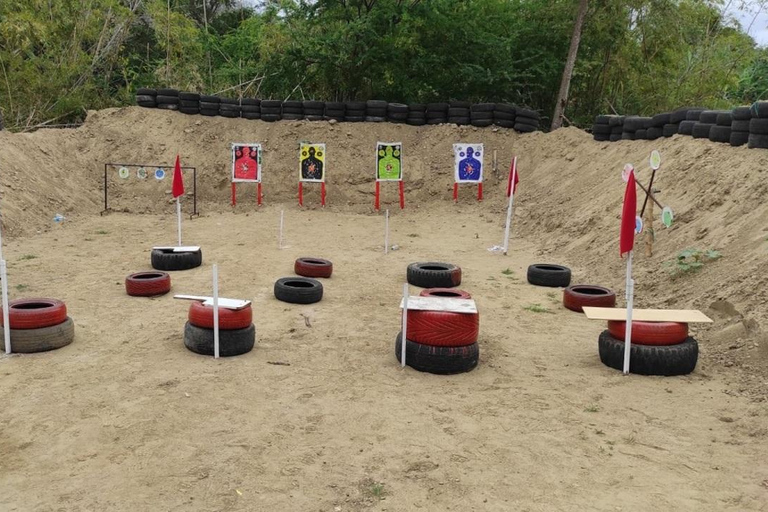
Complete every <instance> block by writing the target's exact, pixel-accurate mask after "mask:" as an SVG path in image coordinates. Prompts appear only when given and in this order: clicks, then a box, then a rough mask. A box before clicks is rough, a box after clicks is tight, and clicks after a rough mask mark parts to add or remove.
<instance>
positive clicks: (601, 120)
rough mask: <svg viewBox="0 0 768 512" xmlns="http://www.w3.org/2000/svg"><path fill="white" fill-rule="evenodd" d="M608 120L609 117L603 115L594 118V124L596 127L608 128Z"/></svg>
mask: <svg viewBox="0 0 768 512" xmlns="http://www.w3.org/2000/svg"><path fill="white" fill-rule="evenodd" d="M609 120H610V116H605V115H599V116H595V124H596V125H598V124H600V125H606V126H608V121H609Z"/></svg>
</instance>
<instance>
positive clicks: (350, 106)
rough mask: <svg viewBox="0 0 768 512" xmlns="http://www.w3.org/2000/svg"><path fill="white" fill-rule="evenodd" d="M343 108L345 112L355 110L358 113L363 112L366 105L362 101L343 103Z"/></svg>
mask: <svg viewBox="0 0 768 512" xmlns="http://www.w3.org/2000/svg"><path fill="white" fill-rule="evenodd" d="M344 108H346V110H347V111H350V110H356V111H358V112H365V108H366V104H365V102H364V101H347V102H345V103H344Z"/></svg>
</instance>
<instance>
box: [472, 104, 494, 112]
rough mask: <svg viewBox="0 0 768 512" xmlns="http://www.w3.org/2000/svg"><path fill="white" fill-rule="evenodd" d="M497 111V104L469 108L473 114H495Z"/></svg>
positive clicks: (476, 105)
mask: <svg viewBox="0 0 768 512" xmlns="http://www.w3.org/2000/svg"><path fill="white" fill-rule="evenodd" d="M495 109H496V104H495V103H475V104H474V105H472V106H471V107H469V110H470V111H471V112H493V111H494V110H495Z"/></svg>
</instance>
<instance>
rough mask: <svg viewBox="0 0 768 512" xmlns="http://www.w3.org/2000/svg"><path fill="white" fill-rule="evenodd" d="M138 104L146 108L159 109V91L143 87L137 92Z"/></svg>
mask: <svg viewBox="0 0 768 512" xmlns="http://www.w3.org/2000/svg"><path fill="white" fill-rule="evenodd" d="M136 104H137V105H138V106H140V107H145V108H155V107H157V91H156V90H155V89H148V88H146V87H141V88H140V89H139V90H137V91H136Z"/></svg>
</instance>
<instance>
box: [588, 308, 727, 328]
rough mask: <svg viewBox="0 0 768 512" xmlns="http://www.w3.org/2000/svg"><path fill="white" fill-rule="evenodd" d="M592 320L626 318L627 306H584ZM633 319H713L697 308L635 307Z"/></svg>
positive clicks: (691, 320)
mask: <svg viewBox="0 0 768 512" xmlns="http://www.w3.org/2000/svg"><path fill="white" fill-rule="evenodd" d="M584 314H585V315H587V318H589V319H590V320H626V319H627V310H626V308H593V307H589V306H584ZM632 320H640V321H642V322H685V323H689V324H694V323H711V322H712V319H711V318H709V317H708V316H707V315H705V314H704V313H702V312H701V311H698V310H695V309H637V308H635V309H633V310H632Z"/></svg>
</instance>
